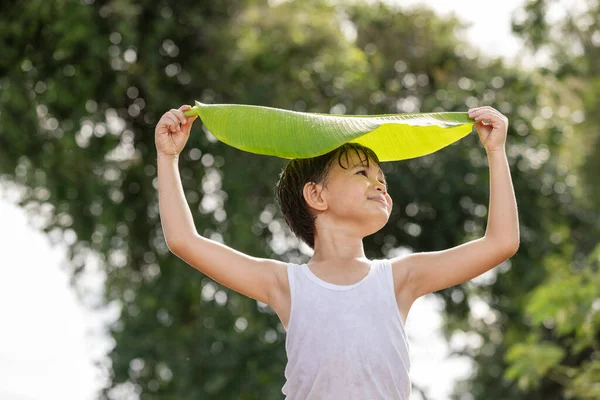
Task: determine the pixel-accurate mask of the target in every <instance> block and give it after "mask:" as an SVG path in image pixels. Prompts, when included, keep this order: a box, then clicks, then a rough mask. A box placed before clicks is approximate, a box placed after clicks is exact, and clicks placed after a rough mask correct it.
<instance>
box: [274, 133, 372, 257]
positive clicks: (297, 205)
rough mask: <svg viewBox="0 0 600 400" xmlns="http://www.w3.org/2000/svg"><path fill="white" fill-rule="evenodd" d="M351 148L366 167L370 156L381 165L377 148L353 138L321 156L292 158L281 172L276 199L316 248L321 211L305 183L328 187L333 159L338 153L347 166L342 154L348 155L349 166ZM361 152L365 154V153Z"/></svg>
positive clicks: (296, 230)
mask: <svg viewBox="0 0 600 400" xmlns="http://www.w3.org/2000/svg"><path fill="white" fill-rule="evenodd" d="M351 150H353V151H355V152H356V155H357V156H358V157H359V159H360V160H361V163H362V164H363V165H365V166H366V167H369V160H373V161H374V162H375V163H376V164H377V165H378V166H379V167H381V164H380V162H379V158H378V157H377V155H376V154H375V152H374V151H373V150H371V149H369V148H368V147H365V146H363V145H361V144H358V143H350V142H349V143H344V144H343V145H342V146H340V147H338V148H336V149H334V150H332V151H330V152H329V153H326V154H323V155H320V156H317V157H313V158H295V159H292V160H290V161H289V162H288V164H287V165H286V166H285V168H284V169H283V171H282V172H281V174H280V175H279V181H278V182H277V184H276V186H275V199H276V201H277V203H278V204H279V208H280V209H281V213H282V214H283V218H284V220H285V222H286V224H287V225H288V226H289V227H290V229H291V231H292V232H293V233H294V234H295V235H296V236H297V237H298V238H300V239H301V240H302V241H304V242H305V243H306V244H307V245H308V246H310V248H311V249H313V250H314V248H315V219H316V218H317V215H316V213H315V212H314V211H313V210H312V209H311V207H310V206H309V205H308V203H307V202H306V199H305V198H304V195H303V189H304V186H305V185H306V184H307V183H309V182H314V183H316V184H320V183H322V184H323V187H327V184H328V182H329V181H328V176H329V172H330V170H331V167H332V165H333V161H334V160H335V159H336V157H337V160H338V164H339V165H340V167H342V168H344V169H347V167H344V166H343V165H342V163H341V159H342V156H346V165H347V166H349V162H350V159H349V157H348V152H349V151H351ZM361 153H362V156H363V157H361Z"/></svg>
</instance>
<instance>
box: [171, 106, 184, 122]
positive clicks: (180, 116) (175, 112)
mask: <svg viewBox="0 0 600 400" xmlns="http://www.w3.org/2000/svg"><path fill="white" fill-rule="evenodd" d="M171 114H173V115H175V117H176V118H177V120H178V123H179V122H181V123H182V124H185V122H186V120H185V116H184V115H183V111H180V110H176V109H174V108H172V109H171Z"/></svg>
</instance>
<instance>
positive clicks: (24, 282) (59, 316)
mask: <svg viewBox="0 0 600 400" xmlns="http://www.w3.org/2000/svg"><path fill="white" fill-rule="evenodd" d="M390 1H394V0H390ZM521 2H522V0H504V1H502V2H499V1H498V2H481V1H476V0H463V1H461V0H456V1H447V0H403V1H399V0H396V3H399V4H403V5H412V4H426V5H429V6H431V7H433V8H434V9H435V10H436V11H438V12H439V13H441V14H446V13H449V12H454V13H456V14H457V15H458V16H459V17H460V18H461V19H463V20H465V21H467V22H470V23H472V26H471V28H470V29H469V30H468V31H467V39H468V40H471V41H472V42H473V43H475V44H476V45H477V46H479V47H480V48H482V49H483V50H484V51H486V52H488V54H489V55H490V56H504V57H507V58H509V59H511V58H512V57H514V56H515V55H517V54H518V53H519V49H520V44H519V41H518V40H517V39H516V38H514V37H513V36H512V34H511V32H510V16H511V13H512V11H513V10H515V9H516V8H517V7H518V6H519V5H520V4H521ZM6 196H7V188H6V187H0V243H1V247H0V248H1V250H2V252H1V253H0V312H1V313H2V315H4V324H3V326H2V330H1V333H0V335H1V336H0V377H2V379H0V398H1V399H3V400H92V399H93V398H94V394H95V391H96V390H97V388H98V387H100V385H101V384H102V382H103V381H104V379H105V377H103V376H101V375H100V374H99V372H97V371H96V370H95V368H94V366H93V365H92V360H93V359H97V358H99V357H101V356H102V354H104V353H105V352H106V349H107V348H108V347H109V346H110V345H109V342H108V341H107V339H106V338H105V337H104V336H102V335H101V334H100V333H99V332H100V331H101V328H102V326H103V324H104V323H105V321H107V320H109V319H112V318H114V316H115V314H114V312H112V313H110V312H106V313H103V314H99V313H92V312H90V311H89V310H87V309H86V307H84V306H83V305H81V304H80V302H78V300H77V296H76V294H75V293H74V291H73V290H72V289H71V287H70V286H69V283H68V274H67V273H65V272H64V271H63V270H62V269H61V264H62V263H63V262H64V260H65V254H66V252H65V249H64V247H62V246H58V247H56V248H52V247H51V246H50V242H49V239H48V238H47V237H46V236H45V235H42V234H41V233H39V232H38V229H34V228H32V227H30V226H29V224H28V222H27V221H28V220H27V217H26V215H25V213H24V212H23V211H22V210H21V209H19V208H17V207H16V206H14V205H13V203H14V201H13V200H10V199H2V198H3V197H6ZM90 263H91V264H95V263H94V262H93V260H90ZM92 269H93V270H96V271H97V269H96V268H95V267H94V268H92ZM86 282H87V283H86V286H88V287H89V288H90V291H91V292H92V293H94V295H93V296H91V297H90V299H93V298H95V297H97V296H98V294H99V293H101V290H102V277H101V274H99V273H98V272H95V273H94V275H90V276H88V277H87V278H86ZM94 296H95V297H94ZM439 310H440V303H439V301H437V300H436V298H435V297H434V296H433V295H428V296H425V297H423V298H421V299H419V300H417V302H416V303H415V304H414V305H413V307H412V309H411V311H410V314H409V317H408V321H407V329H408V334H409V338H410V342H411V363H412V367H411V379H412V380H413V382H414V384H415V385H418V386H419V387H422V388H424V389H425V390H426V394H427V396H428V399H431V400H445V399H447V398H449V394H450V391H451V388H452V385H453V382H454V380H455V379H458V378H460V377H465V376H467V375H468V371H469V366H468V363H467V362H466V361H464V360H461V359H456V358H453V359H448V358H447V355H448V353H449V348H448V346H447V345H446V343H445V341H444V340H442V339H441V337H440V334H439V326H440V322H441V316H440V315H439ZM113 311H114V310H113ZM120 398H123V399H125V398H127V399H129V398H130V397H120ZM131 398H132V399H134V398H135V397H131ZM411 400H422V397H421V396H420V395H419V394H418V393H416V392H415V391H413V396H412V397H411Z"/></svg>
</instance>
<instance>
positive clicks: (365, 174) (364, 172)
mask: <svg viewBox="0 0 600 400" xmlns="http://www.w3.org/2000/svg"><path fill="white" fill-rule="evenodd" d="M360 173H362V174H364V176H367V170H364V169H363V170H360V171H358V172H357V174H360ZM381 183H383V184H384V185H385V186H386V187H387V182H385V181H383V182H381Z"/></svg>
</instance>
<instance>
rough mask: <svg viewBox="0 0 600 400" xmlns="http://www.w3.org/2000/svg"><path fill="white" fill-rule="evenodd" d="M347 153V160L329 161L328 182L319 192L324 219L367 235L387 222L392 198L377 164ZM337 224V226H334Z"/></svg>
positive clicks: (344, 158)
mask: <svg viewBox="0 0 600 400" xmlns="http://www.w3.org/2000/svg"><path fill="white" fill-rule="evenodd" d="M359 154H360V157H359V155H357V154H356V152H354V151H349V152H348V162H349V165H347V164H346V157H345V156H342V158H341V160H340V162H341V164H342V165H343V166H344V167H345V168H346V169H344V168H342V167H341V166H340V165H339V163H338V160H337V158H336V159H335V160H334V161H333V164H332V167H331V169H330V171H329V179H328V180H329V183H328V186H327V188H326V189H325V190H324V191H323V196H324V198H325V199H326V203H327V204H326V205H327V207H326V210H322V211H324V214H326V215H327V217H326V219H327V220H328V221H329V220H330V221H331V222H335V225H336V226H341V227H343V228H344V227H347V228H348V229H352V230H353V231H354V232H356V233H357V234H358V235H360V236H361V237H365V236H368V235H371V234H373V233H375V232H377V231H379V230H380V229H381V228H383V227H384V226H385V224H387V221H388V219H389V216H390V214H391V212H392V206H393V202H392V198H391V197H390V195H389V194H388V192H387V188H386V185H385V175H384V174H383V171H382V170H381V169H380V168H379V166H378V165H377V164H376V163H375V162H374V161H373V160H369V166H368V167H367V165H366V159H365V157H366V156H365V155H364V154H362V152H359ZM338 224H339V225H338Z"/></svg>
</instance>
